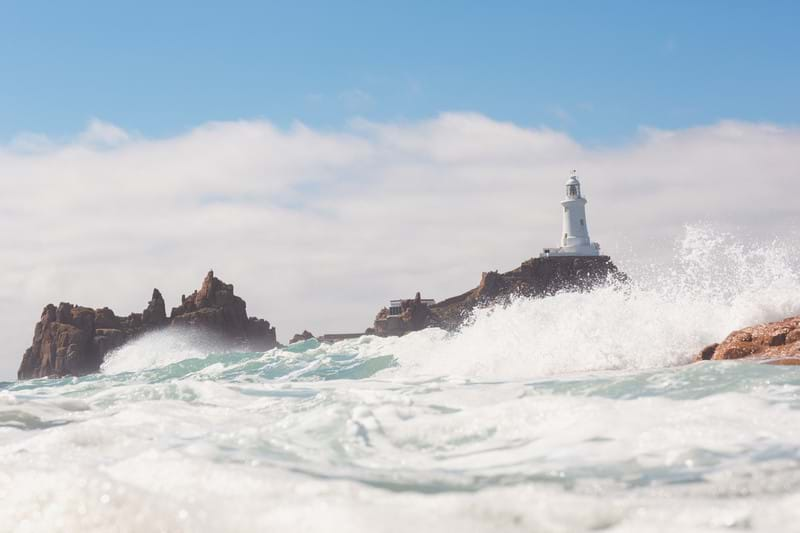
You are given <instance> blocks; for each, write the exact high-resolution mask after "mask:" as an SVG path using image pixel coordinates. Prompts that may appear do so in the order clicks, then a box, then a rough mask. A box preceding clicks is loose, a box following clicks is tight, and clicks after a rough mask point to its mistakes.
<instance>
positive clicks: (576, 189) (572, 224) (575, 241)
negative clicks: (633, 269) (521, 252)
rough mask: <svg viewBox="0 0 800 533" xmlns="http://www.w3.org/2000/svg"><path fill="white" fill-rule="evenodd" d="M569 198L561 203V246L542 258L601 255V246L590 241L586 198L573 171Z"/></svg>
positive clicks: (549, 249)
mask: <svg viewBox="0 0 800 533" xmlns="http://www.w3.org/2000/svg"><path fill="white" fill-rule="evenodd" d="M566 187H567V196H566V198H565V199H564V200H562V201H561V205H562V206H563V208H564V222H563V227H562V231H561V246H559V247H558V248H545V249H544V251H543V252H542V254H541V255H540V257H552V256H562V255H572V256H595V255H600V245H599V244H597V243H596V242H592V241H591V239H589V226H588V224H587V222H586V198H584V197H583V196H582V195H581V183H580V181H578V176H577V174H576V172H575V171H574V170H573V171H572V174H571V175H570V177H569V179H568V180H567V183H566Z"/></svg>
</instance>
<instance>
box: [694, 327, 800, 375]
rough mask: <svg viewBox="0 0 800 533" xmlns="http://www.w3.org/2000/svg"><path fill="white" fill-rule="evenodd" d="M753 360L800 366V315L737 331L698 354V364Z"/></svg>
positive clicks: (696, 359) (696, 358)
mask: <svg viewBox="0 0 800 533" xmlns="http://www.w3.org/2000/svg"><path fill="white" fill-rule="evenodd" d="M723 359H752V360H759V361H763V362H767V363H772V364H785V365H796V364H800V316H796V317H791V318H787V319H785V320H780V321H778V322H770V323H768V324H759V325H757V326H751V327H748V328H744V329H740V330H737V331H734V332H733V333H731V334H730V335H728V336H727V337H726V338H725V340H723V341H722V342H720V343H718V344H711V345H709V346H706V347H705V348H703V350H702V351H701V352H700V353H699V354H697V356H696V357H695V361H705V360H723Z"/></svg>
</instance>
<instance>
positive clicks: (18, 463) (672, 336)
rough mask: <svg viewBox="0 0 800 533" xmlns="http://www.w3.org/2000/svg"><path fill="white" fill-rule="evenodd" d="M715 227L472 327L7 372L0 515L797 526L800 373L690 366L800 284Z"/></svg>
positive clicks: (55, 521)
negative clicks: (51, 371) (649, 269)
mask: <svg viewBox="0 0 800 533" xmlns="http://www.w3.org/2000/svg"><path fill="white" fill-rule="evenodd" d="M692 242H697V243H701V244H702V246H693V245H692V244H691V243H692ZM720 246H721V247H722V248H720V247H715V246H709V236H708V235H705V236H703V235H700V236H697V235H695V236H694V237H692V235H691V234H690V235H689V238H687V243H684V247H683V248H682V249H681V253H680V254H679V257H680V258H681V262H680V264H679V265H678V268H675V269H664V268H662V269H660V270H658V271H657V272H656V274H655V275H651V276H649V277H648V276H647V275H643V273H641V272H640V273H638V275H635V276H634V279H636V280H637V281H636V282H635V283H634V284H633V285H631V286H626V287H624V288H622V290H620V289H619V288H613V287H608V288H603V289H599V290H596V291H594V292H592V293H589V294H571V293H565V294H559V295H556V296H554V297H550V298H545V299H541V300H528V299H519V300H515V301H513V302H511V303H510V304H509V305H507V306H503V307H494V308H489V309H483V310H480V311H478V312H477V313H476V314H475V316H474V317H473V319H472V321H471V322H470V323H469V324H467V325H466V326H465V327H464V328H463V329H462V330H461V331H459V332H458V333H455V334H448V333H446V332H444V331H441V330H436V329H431V330H425V331H422V332H418V333H414V334H411V335H407V336H405V337H402V338H387V339H384V338H378V337H369V336H365V337H362V338H360V339H352V340H348V341H343V342H340V343H337V344H333V345H320V344H319V343H317V342H316V341H315V340H310V341H305V342H303V343H299V344H295V345H292V346H289V347H287V348H281V349H276V350H272V351H269V352H266V353H225V352H220V351H219V350H218V349H217V348H215V347H214V343H213V342H211V341H210V340H209V339H205V338H203V339H201V338H198V337H194V336H192V335H191V334H188V333H186V332H180V331H176V330H165V331H161V332H157V333H153V334H150V335H147V336H145V337H142V338H140V339H138V340H136V341H134V342H132V343H130V344H128V345H126V346H124V347H123V348H122V349H121V350H119V351H118V352H116V353H114V354H111V356H110V357H109V358H108V359H107V361H106V362H105V364H104V367H103V369H102V373H100V374H97V375H93V376H86V377H82V378H64V379H53V380H48V379H40V380H31V381H26V382H18V383H2V384H0V531H2V532H6V531H9V532H15V533H22V532H25V533H28V532H30V533H34V532H35V533H39V532H42V531H48V532H50V531H65V532H81V533H87V532H89V533H93V532H108V531H120V532H150V531H154V532H155V531H170V532H171V531H176V532H228V531H286V530H292V531H324V532H328V531H341V532H359V531H365V532H366V531H369V532H375V531H397V532H400V531H415V532H428V531H430V532H434V531H435V532H440V531H465V532H473V531H487V532H488V531H492V532H494V531H537V532H538V531H553V532H559V531H566V532H571V531H591V530H608V531H615V532H616V531H631V532H641V531H682V532H683V531H720V530H731V529H732V530H737V531H738V530H742V531H800V525H799V524H800V491H799V490H798V489H800V368H797V367H774V366H767V365H757V364H753V363H746V362H704V363H699V364H689V363H690V361H691V359H692V357H693V355H694V354H696V353H697V352H698V351H699V350H700V349H701V348H702V347H703V346H704V345H706V344H708V343H710V342H714V341H718V340H720V339H722V338H723V337H724V336H725V335H727V333H728V332H730V331H731V330H733V329H736V328H739V327H742V326H745V325H748V324H755V323H760V322H765V321H769V320H775V319H779V318H783V317H785V316H790V315H797V314H800V282H798V276H797V275H796V273H795V272H796V270H794V269H792V268H790V267H789V266H788V264H789V263H787V262H786V261H785V260H784V259H785V256H781V255H780V254H778V253H776V251H775V250H771V251H768V252H763V253H762V252H759V251H758V250H747V252H748V253H742V249H741V247H738V248H737V247H730V246H727V245H725V243H722V244H721V245H720ZM721 258H722V259H724V261H722V260H721Z"/></svg>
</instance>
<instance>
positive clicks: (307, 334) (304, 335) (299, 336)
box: [289, 329, 314, 344]
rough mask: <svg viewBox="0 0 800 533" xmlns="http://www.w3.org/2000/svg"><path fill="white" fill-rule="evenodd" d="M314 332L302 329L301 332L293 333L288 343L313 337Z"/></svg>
mask: <svg viewBox="0 0 800 533" xmlns="http://www.w3.org/2000/svg"><path fill="white" fill-rule="evenodd" d="M313 338H314V334H313V333H311V332H310V331H308V330H307V329H304V330H303V333H295V334H294V336H293V337H292V339H291V340H290V341H289V344H294V343H296V342H302V341H307V340H308V339H313Z"/></svg>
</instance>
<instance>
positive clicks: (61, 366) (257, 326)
mask: <svg viewBox="0 0 800 533" xmlns="http://www.w3.org/2000/svg"><path fill="white" fill-rule="evenodd" d="M246 308H247V306H246V304H245V301H244V300H242V299H241V298H240V297H239V296H236V295H235V294H234V292H233V285H230V284H227V283H224V282H222V281H221V280H219V279H218V278H216V277H215V276H214V272H213V271H211V272H209V273H208V275H206V277H205V279H204V280H203V284H202V286H201V287H200V289H199V290H197V291H194V292H193V293H192V294H191V295H189V296H188V297H187V296H182V297H181V304H180V305H179V306H177V307H175V308H173V309H172V312H171V313H170V315H169V316H167V313H166V307H165V304H164V299H163V297H162V296H161V292H159V290H158V289H153V295H152V298H151V299H150V302H149V303H148V304H147V307H146V308H145V309H144V310H143V311H142V312H141V313H131V314H130V315H128V316H126V317H120V316H117V315H116V314H115V313H114V311H112V310H111V309H109V308H108V307H103V308H101V309H92V308H89V307H82V306H78V305H72V304H70V303H61V304H59V305H58V306H57V307H56V306H55V305H53V304H48V305H47V306H45V308H44V310H43V311H42V316H41V319H40V320H39V322H38V323H37V324H36V327H35V330H34V336H33V344H32V345H31V347H30V348H28V349H27V350H26V351H25V354H24V355H23V357H22V364H21V365H20V367H19V371H18V372H17V377H18V379H30V378H38V377H48V376H51V377H61V376H68V375H72V376H81V375H85V374H91V373H93V372H97V371H98V370H99V369H100V365H102V363H103V360H104V359H105V357H106V355H107V354H108V353H109V352H111V351H112V350H115V349H116V348H119V347H120V346H122V345H123V344H125V343H126V342H128V341H130V340H132V339H134V338H136V337H138V336H139V335H141V334H143V333H146V332H148V331H153V330H156V329H160V328H166V327H185V328H194V329H198V330H203V331H206V332H211V333H213V334H216V335H217V336H219V337H220V338H222V339H224V340H225V341H226V342H228V343H229V344H230V345H231V346H236V347H238V346H241V347H247V348H250V349H253V350H268V349H270V348H273V347H275V346H276V345H277V341H276V336H275V328H274V327H271V326H270V324H269V322H267V321H266V320H261V319H259V318H255V317H248V316H247V309H246Z"/></svg>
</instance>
